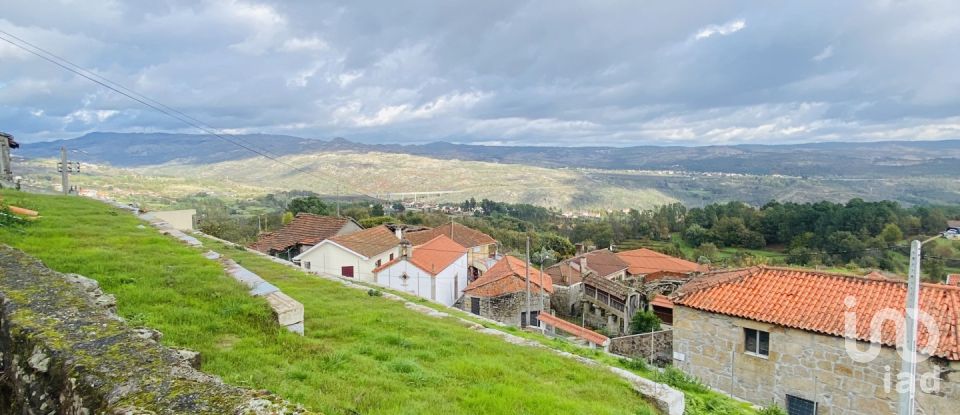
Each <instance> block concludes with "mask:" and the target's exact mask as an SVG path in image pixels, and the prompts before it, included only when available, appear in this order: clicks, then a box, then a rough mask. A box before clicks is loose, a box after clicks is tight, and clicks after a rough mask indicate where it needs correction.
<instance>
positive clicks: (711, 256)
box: [693, 242, 720, 263]
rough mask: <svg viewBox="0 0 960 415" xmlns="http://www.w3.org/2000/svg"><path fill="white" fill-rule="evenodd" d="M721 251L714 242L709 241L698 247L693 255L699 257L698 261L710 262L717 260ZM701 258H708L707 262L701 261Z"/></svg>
mask: <svg viewBox="0 0 960 415" xmlns="http://www.w3.org/2000/svg"><path fill="white" fill-rule="evenodd" d="M719 252H720V250H719V249H717V246H716V245H714V244H713V243H712V242H707V243H704V244H702V245H700V246H699V247H697V250H696V251H694V252H693V256H694V257H695V258H696V259H697V262H700V263H710V262H713V261H716V260H717V254H718V253H719ZM701 258H704V259H706V262H704V261H701Z"/></svg>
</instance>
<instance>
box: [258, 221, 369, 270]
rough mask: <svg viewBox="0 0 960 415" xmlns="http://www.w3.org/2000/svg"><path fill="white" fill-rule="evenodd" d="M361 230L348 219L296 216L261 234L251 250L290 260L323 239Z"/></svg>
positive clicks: (361, 228) (355, 223)
mask: <svg viewBox="0 0 960 415" xmlns="http://www.w3.org/2000/svg"><path fill="white" fill-rule="evenodd" d="M361 230H363V227H362V226H360V224H359V223H357V222H356V221H354V220H353V219H350V218H347V217H334V216H321V215H314V214H312V213H303V212H301V213H298V214H297V216H296V217H294V218H293V220H292V221H290V223H288V224H286V225H284V226H283V227H282V228H280V229H278V230H276V231H274V232H264V233H262V234H260V236H259V237H258V238H257V242H254V243H253V244H250V246H249V247H250V248H251V249H254V250H257V251H260V252H263V253H265V254H267V255H271V256H275V257H278V258H283V259H286V260H291V259H293V258H294V257H296V256H297V255H300V254H301V253H303V252H305V251H306V250H307V249H310V248H311V247H313V246H314V245H316V244H318V243H320V242H321V241H323V240H325V239H329V238H332V237H334V236H338V235H349V234H351V233H354V232H359V231H361Z"/></svg>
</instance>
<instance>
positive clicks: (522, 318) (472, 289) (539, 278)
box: [454, 255, 553, 326]
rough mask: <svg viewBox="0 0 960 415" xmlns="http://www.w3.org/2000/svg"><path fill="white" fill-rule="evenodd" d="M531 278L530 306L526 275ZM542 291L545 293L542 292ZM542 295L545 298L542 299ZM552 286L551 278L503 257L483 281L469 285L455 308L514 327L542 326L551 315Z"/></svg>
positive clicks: (516, 259)
mask: <svg viewBox="0 0 960 415" xmlns="http://www.w3.org/2000/svg"><path fill="white" fill-rule="evenodd" d="M528 272H529V274H530V296H529V298H530V304H529V309H528V305H527V291H526V288H527V273H528ZM541 288H542V290H541ZM541 293H542V297H541ZM552 294H553V282H552V280H551V279H550V277H549V276H547V275H546V274H543V273H541V272H540V271H539V270H537V269H536V268H534V267H533V266H531V267H529V269H528V268H527V264H526V263H525V262H524V261H523V260H521V259H519V258H516V257H513V256H510V255H507V256H504V257H503V259H501V260H500V261H499V262H497V263H496V264H495V265H494V266H493V267H491V268H490V269H489V270H487V272H486V273H484V274H483V275H482V276H481V277H480V278H477V279H476V280H474V281H473V282H471V283H470V284H468V285H467V289H466V290H464V292H463V296H462V297H460V299H459V300H457V302H456V304H454V307H457V308H459V309H461V310H464V311H467V312H470V313H473V314H476V315H478V316H481V317H486V318H489V319H493V320H496V321H499V322H501V323H504V324H510V325H514V326H524V325H526V324H527V322H529V323H530V325H532V326H539V325H540V320H539V319H538V318H537V317H538V316H539V315H540V314H541V313H544V314H547V313H549V311H550V295H552Z"/></svg>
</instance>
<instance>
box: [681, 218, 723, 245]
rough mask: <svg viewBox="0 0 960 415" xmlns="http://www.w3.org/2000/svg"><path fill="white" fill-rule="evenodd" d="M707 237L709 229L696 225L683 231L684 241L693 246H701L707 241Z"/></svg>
mask: <svg viewBox="0 0 960 415" xmlns="http://www.w3.org/2000/svg"><path fill="white" fill-rule="evenodd" d="M707 237H708V234H707V229H706V228H704V227H703V226H700V225H699V224H696V223H694V224H693V225H690V226H688V227H687V230H685V231H683V240H685V241H687V242H688V243H689V244H690V245H693V246H700V244H702V243H704V242H706V241H707ZM714 247H716V246H714Z"/></svg>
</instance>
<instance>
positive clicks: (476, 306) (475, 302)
mask: <svg viewBox="0 0 960 415" xmlns="http://www.w3.org/2000/svg"><path fill="white" fill-rule="evenodd" d="M470 312H471V313H473V314H476V315H478V316H479V315H480V299H479V298H477V297H472V298H470Z"/></svg>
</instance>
